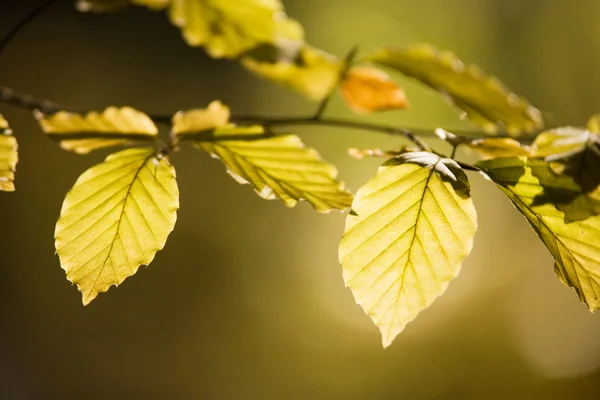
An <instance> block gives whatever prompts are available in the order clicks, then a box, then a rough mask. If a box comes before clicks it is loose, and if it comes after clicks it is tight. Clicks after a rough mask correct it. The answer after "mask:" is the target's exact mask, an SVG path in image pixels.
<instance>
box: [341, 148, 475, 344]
mask: <svg viewBox="0 0 600 400" xmlns="http://www.w3.org/2000/svg"><path fill="white" fill-rule="evenodd" d="M476 229H477V222H476V212H475V208H474V206H473V202H472V200H471V196H470V189H469V183H468V181H467V177H466V174H465V173H464V172H463V170H462V169H461V168H460V167H459V166H458V164H456V162H454V161H453V160H450V159H447V158H440V157H438V156H436V155H435V154H432V153H425V152H418V153H405V154H403V155H401V156H399V157H396V158H393V159H391V160H389V161H388V162H387V163H385V164H384V165H383V166H382V167H381V168H380V169H379V171H378V172H377V174H376V175H375V176H374V177H373V178H372V179H371V180H370V181H369V182H367V183H366V184H365V185H364V186H363V187H362V188H361V189H360V190H359V191H358V193H357V194H356V197H355V199H354V202H353V203H352V212H351V213H350V215H349V216H348V219H347V221H346V231H345V233H344V236H343V238H342V242H341V244H340V248H339V257H340V262H341V263H342V267H343V270H344V281H345V282H346V285H347V286H348V287H350V289H352V293H353V294H354V298H355V299H356V302H357V303H358V304H360V305H361V306H362V308H363V309H364V310H365V312H366V313H367V315H369V316H370V317H371V319H372V320H373V322H374V323H375V325H377V327H378V328H379V330H380V331H381V335H382V340H383V346H384V347H387V346H389V345H390V344H391V343H392V341H393V340H394V338H395V337H396V336H397V335H398V334H399V333H400V332H402V330H403V329H404V328H405V326H406V324H408V323H409V322H411V321H412V320H414V319H415V318H416V317H417V315H418V314H419V313H420V312H421V311H422V310H424V309H425V308H427V307H429V306H430V305H431V303H432V302H433V301H434V300H435V299H436V298H437V297H438V296H440V295H441V294H443V293H444V292H445V291H446V288H447V287H448V284H449V283H450V281H451V280H452V279H453V278H454V277H456V275H457V274H458V273H459V271H460V266H461V263H462V261H463V259H464V258H465V257H466V256H467V255H468V254H469V253H470V251H471V248H472V245H473V237H474V235H475V231H476Z"/></svg>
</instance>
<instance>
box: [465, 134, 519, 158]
mask: <svg viewBox="0 0 600 400" xmlns="http://www.w3.org/2000/svg"><path fill="white" fill-rule="evenodd" d="M467 146H468V147H469V148H471V149H473V150H475V151H476V152H477V153H479V154H480V155H481V157H482V158H483V159H484V160H487V159H490V158H503V157H518V156H527V155H529V147H527V146H523V145H521V143H519V142H517V141H516V140H514V139H511V138H489V139H475V140H473V141H471V142H469V143H467Z"/></svg>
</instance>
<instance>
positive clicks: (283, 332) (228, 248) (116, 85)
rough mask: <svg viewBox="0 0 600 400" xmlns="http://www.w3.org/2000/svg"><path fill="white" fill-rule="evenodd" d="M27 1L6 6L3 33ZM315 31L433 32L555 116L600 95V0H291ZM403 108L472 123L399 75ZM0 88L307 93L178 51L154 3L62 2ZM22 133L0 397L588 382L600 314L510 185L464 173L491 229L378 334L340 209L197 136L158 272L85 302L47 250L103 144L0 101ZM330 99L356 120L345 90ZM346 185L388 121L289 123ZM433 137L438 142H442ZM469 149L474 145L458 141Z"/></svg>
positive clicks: (176, 102)
mask: <svg viewBox="0 0 600 400" xmlns="http://www.w3.org/2000/svg"><path fill="white" fill-rule="evenodd" d="M35 4H37V2H36V1H32V0H2V1H0V36H1V35H4V34H6V33H7V32H8V31H9V30H10V29H11V27H12V26H13V25H14V24H15V23H16V22H17V21H19V20H20V18H22V17H23V16H24V15H25V14H26V13H27V12H28V11H29V10H31V9H32V8H33V7H34V6H35ZM286 6H287V9H288V12H289V14H290V15H291V16H293V17H295V18H297V19H298V20H300V22H302V23H303V24H304V26H305V28H306V31H307V36H308V40H309V41H310V42H312V43H313V44H315V45H316V46H318V47H321V48H324V49H326V50H328V51H330V52H333V53H335V54H339V55H343V54H345V53H346V52H347V51H348V49H349V48H351V47H352V46H353V45H354V44H357V43H358V44H360V46H361V49H363V50H367V49H369V48H370V47H372V46H375V45H379V44H408V43H412V42H429V43H431V44H434V45H436V46H437V47H440V48H443V49H452V50H454V51H455V52H456V53H457V54H459V55H460V56H461V57H462V58H463V59H464V60H465V61H469V62H476V63H477V64H478V65H480V66H481V67H482V68H483V69H484V70H486V71H489V72H490V73H494V74H496V75H498V76H500V77H501V78H502V79H503V81H505V82H506V83H507V84H508V86H509V87H511V88H512V89H513V90H515V91H516V92H517V93H519V94H522V95H524V96H526V97H527V98H528V99H529V100H530V101H531V102H532V103H533V104H535V105H536V106H537V107H539V108H540V109H542V110H543V111H544V112H545V113H546V115H547V116H548V119H549V121H550V123H551V125H560V124H571V125H583V124H585V122H586V120H587V118H588V116H590V115H591V114H594V113H597V112H600V90H599V88H600V28H599V27H598V24H597V21H598V20H599V19H600V3H599V2H598V1H597V0H577V1H570V2H568V1H565V0H545V1H536V0H420V1H409V0H369V1H366V0H301V1H300V0H288V1H287V2H286ZM402 82H403V84H404V85H405V88H406V90H407V93H408V96H409V99H410V101H411V103H412V109H410V110H409V111H406V112H402V113H390V114H384V115H382V116H376V117H370V119H371V120H373V121H379V122H386V123H390V124H391V123H394V124H407V125H411V126H419V127H432V128H433V127H436V126H444V127H446V128H452V127H462V126H465V125H463V123H462V122H460V121H459V120H458V119H457V118H456V113H455V112H454V111H453V110H451V109H450V108H449V107H447V106H446V104H444V102H443V100H441V99H440V98H439V97H438V96H437V95H435V94H433V93H431V92H430V91H429V90H426V89H423V88H421V87H420V86H418V85H416V84H415V83H413V82H409V81H406V80H402ZM0 84H2V85H6V86H10V87H12V88H14V89H17V90H20V91H25V92H28V93H32V94H34V95H36V96H39V97H43V98H50V99H53V100H56V101H59V102H61V103H65V104H68V105H76V106H81V107H84V108H93V109H101V108H104V107H106V106H108V105H130V106H133V107H136V108H138V109H140V110H143V111H146V112H150V113H151V112H155V113H162V114H164V113H168V112H174V111H177V110H180V109H186V108H192V107H202V106H205V105H206V104H208V102H209V101H211V100H213V99H223V100H224V101H226V102H227V103H228V104H229V105H230V106H231V107H232V109H233V110H234V111H235V112H237V113H244V114H247V113H261V114H270V115H280V114H304V113H308V112H310V111H311V110H313V109H314V104H310V103H308V102H306V101H304V100H303V99H302V98H301V97H299V96H297V95H296V94H295V93H292V92H290V91H288V90H286V89H283V88H281V87H279V86H276V85H273V84H271V83H269V82H266V81H262V80H259V79H258V78H255V77H253V76H251V75H250V74H248V73H247V72H246V71H244V70H243V69H242V68H241V67H239V66H238V65H237V64H235V63H233V62H228V61H214V60H211V59H209V58H208V57H207V56H206V55H205V54H204V53H203V51H202V50H200V49H192V48H188V47H187V46H186V45H185V43H184V42H183V41H182V40H181V38H180V34H179V32H178V30H176V29H175V28H173V27H172V26H171V25H169V24H168V23H167V21H166V18H165V16H164V14H163V13H152V12H149V11H147V10H145V9H141V8H131V9H129V10H126V11H123V12H120V13H115V14H109V15H102V16H95V15H82V14H78V13H77V12H76V11H75V10H74V9H73V7H72V2H70V1H63V2H59V3H58V4H57V5H55V6H53V7H52V8H50V9H49V10H47V11H46V12H45V13H44V14H43V15H42V16H40V17H39V18H38V19H37V20H36V21H35V22H34V23H33V24H31V25H30V26H29V27H27V28H26V29H25V30H24V31H23V32H22V33H21V34H19V36H18V37H16V38H15V40H14V41H13V42H12V43H11V45H10V46H9V48H7V50H6V52H5V53H4V54H3V56H2V59H1V60H0ZM0 112H1V113H3V114H4V115H5V116H6V117H7V119H9V121H10V122H11V124H12V126H13V129H14V131H15V132H16V135H17V137H18V140H19V143H20V162H19V165H18V172H17V181H16V185H17V191H16V192H15V193H12V194H10V193H2V194H0V210H2V211H1V212H2V214H1V215H2V217H1V219H0V221H1V229H0V255H1V258H0V260H1V261H0V399H7V400H13V399H14V400H21V399H24V400H25V399H27V400H29V399H506V398H512V399H597V398H599V396H600V395H599V394H598V393H599V390H600V372H599V371H600V320H599V319H598V316H597V315H592V314H590V313H589V312H588V311H587V310H586V308H585V306H584V305H582V304H580V302H579V300H578V299H577V296H576V294H575V292H574V291H573V290H572V289H569V288H566V287H565V286H563V285H562V284H561V283H560V282H559V281H558V279H557V278H556V276H555V274H554V272H553V266H552V260H551V257H550V256H549V254H548V253H547V251H546V249H545V248H544V247H543V245H542V244H541V243H540V242H539V241H538V240H537V238H536V237H535V234H534V233H533V231H531V229H530V228H529V227H528V225H527V223H526V221H525V220H524V219H523V218H522V217H521V216H520V215H519V214H518V213H517V212H516V211H514V210H513V209H512V206H511V205H510V203H509V201H508V199H506V198H504V197H503V195H502V194H501V193H500V192H499V191H498V190H496V189H495V188H494V187H493V186H492V185H491V184H489V183H488V182H485V181H484V180H483V179H482V178H480V177H478V176H476V175H472V181H473V192H474V197H475V202H476V206H477V207H478V213H479V221H480V222H479V223H480V229H479V231H478V233H477V237H476V240H475V248H474V251H473V253H472V255H471V256H470V257H469V258H468V259H467V261H466V262H465V263H464V265H463V271H462V273H461V275H460V276H459V277H458V278H457V279H456V280H455V281H454V282H453V283H452V284H451V285H450V288H449V290H448V292H447V293H446V294H445V295H444V296H443V297H442V298H440V299H439V300H438V301H436V302H435V303H434V305H433V306H432V307H431V308H430V309H429V310H426V311H424V312H423V313H422V314H421V315H420V316H419V318H418V319H417V320H416V321H415V322H413V323H411V324H409V326H408V327H407V329H406V330H405V331H404V332H403V333H402V334H401V335H400V336H399V337H398V338H397V339H396V341H395V343H394V344H393V345H392V346H391V347H390V348H388V349H387V350H385V351H384V350H383V349H382V348H381V344H380V338H379V334H378V332H377V329H376V328H375V326H373V325H372V323H371V322H370V320H369V319H368V317H367V316H366V315H365V314H364V313H363V312H362V310H361V309H360V307H359V306H357V305H356V304H355V302H354V300H353V298H352V295H351V293H350V291H349V290H348V289H346V288H344V284H343V280H342V274H341V267H340V265H339V263H338V261H337V245H338V242H339V238H340V236H341V234H342V231H343V222H344V217H343V215H342V214H341V213H332V214H328V215H320V214H317V213H316V212H314V211H313V210H312V209H311V208H310V207H309V206H308V205H306V204H301V205H299V206H298V207H297V208H295V209H292V210H288V209H286V208H285V207H284V206H283V205H281V204H279V203H277V202H274V201H271V202H268V201H264V200H262V199H260V198H259V197H258V196H256V195H255V194H254V193H253V192H252V190H251V189H250V188H249V187H247V186H241V185H238V184H237V183H235V182H234V181H233V180H232V179H231V178H230V177H229V176H227V174H225V173H224V168H223V166H222V165H221V164H220V163H218V162H216V161H214V160H211V159H210V158H209V157H207V156H206V155H205V154H203V153H201V152H199V151H196V150H195V149H193V148H191V147H186V148H184V151H183V152H181V153H179V154H177V155H176V156H175V157H173V163H174V164H175V166H176V168H177V172H178V181H179V187H180V191H181V210H180V211H179V214H178V222H177V226H176V228H175V231H174V232H173V233H172V234H171V236H170V238H169V241H168V243H167V246H166V248H165V249H164V250H163V251H161V252H160V253H159V254H158V255H157V258H156V259H155V261H154V262H153V263H152V265H151V266H149V267H148V268H142V269H141V270H140V272H138V274H137V275H136V276H134V277H132V278H129V279H128V280H127V281H126V282H125V283H124V284H123V285H122V286H121V287H119V288H116V289H115V288H112V289H111V290H110V291H109V292H108V293H106V294H102V295H100V296H99V297H98V298H97V299H96V300H95V301H94V302H93V303H92V304H91V305H90V306H88V307H85V308H84V307H83V306H82V305H81V300H80V296H79V293H78V292H77V290H76V288H75V287H74V286H71V284H70V283H69V282H68V281H67V280H66V279H65V276H64V272H63V271H62V269H61V268H60V265H59V262H58V257H56V256H55V255H54V243H53V231H54V224H55V221H56V219H57V217H58V215H59V211H60V207H61V204H62V200H63V198H64V195H65V193H66V192H67V191H68V190H69V188H70V187H71V186H72V185H73V183H74V182H75V180H76V178H77V176H78V175H79V174H80V173H81V172H83V171H84V170H85V169H86V168H88V167H89V166H91V165H93V164H94V163H97V162H99V161H101V160H102V159H103V158H104V157H105V156H106V154H107V153H106V152H98V153H94V154H92V155H90V156H77V155H74V154H71V153H67V152H65V151H63V150H61V149H60V148H59V147H58V146H57V145H56V144H55V143H53V142H52V141H50V140H48V139H46V138H44V137H43V135H42V133H41V131H40V129H39V128H38V127H37V126H36V123H35V121H34V119H33V118H32V117H31V114H30V113H29V112H27V111H23V110H20V109H15V108H12V107H10V106H7V105H4V104H0ZM328 113H330V115H337V116H349V112H348V111H346V110H345V108H344V106H343V104H342V103H341V101H340V100H339V97H336V98H335V99H334V102H333V104H332V107H331V109H330V110H329V111H328ZM295 132H297V133H298V134H300V135H301V136H302V137H303V138H304V139H305V141H306V142H307V143H308V144H310V145H312V146H315V147H316V148H318V149H319V151H320V152H321V153H322V154H323V155H324V156H325V157H326V158H327V159H329V160H330V161H332V162H334V163H335V164H336V165H338V166H339V169H340V173H341V177H342V178H343V179H344V180H345V181H346V182H347V183H348V184H349V186H350V187H351V188H352V189H353V190H356V189H357V188H358V187H360V185H362V184H363V183H364V182H365V181H366V180H367V179H368V177H370V176H371V175H372V174H373V173H374V172H375V169H376V167H377V165H378V163H380V162H381V160H366V161H355V160H352V159H351V158H349V157H348V156H347V155H346V149H347V148H348V147H375V146H382V147H384V148H385V147H388V148H391V147H397V146H398V145H399V144H401V142H399V141H398V139H392V138H388V137H384V136H380V135H378V134H376V133H369V132H356V131H345V130H340V129H332V128H307V127H302V128H297V130H295ZM437 145H439V144H437ZM463 156H465V157H468V155H464V154H463Z"/></svg>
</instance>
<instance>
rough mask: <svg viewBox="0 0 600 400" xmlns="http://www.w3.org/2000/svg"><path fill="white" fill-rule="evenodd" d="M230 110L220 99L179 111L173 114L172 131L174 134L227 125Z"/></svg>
mask: <svg viewBox="0 0 600 400" xmlns="http://www.w3.org/2000/svg"><path fill="white" fill-rule="evenodd" d="M230 115H231V112H230V111H229V107H227V106H225V105H223V103H221V102H220V101H213V102H211V103H210V104H209V105H208V107H207V108H198V109H194V110H189V111H180V112H178V113H177V114H175V116H173V129H172V132H173V134H174V135H175V136H177V137H178V136H185V135H195V134H198V133H202V132H210V131H213V130H214V129H215V128H222V127H225V126H227V125H229V117H230Z"/></svg>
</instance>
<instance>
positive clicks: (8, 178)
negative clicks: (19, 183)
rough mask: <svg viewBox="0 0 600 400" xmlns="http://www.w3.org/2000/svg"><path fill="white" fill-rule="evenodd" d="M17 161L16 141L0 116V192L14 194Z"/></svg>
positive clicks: (6, 123)
mask: <svg viewBox="0 0 600 400" xmlns="http://www.w3.org/2000/svg"><path fill="white" fill-rule="evenodd" d="M18 161H19V155H18V145H17V139H15V137H14V136H13V132H12V130H11V129H10V127H9V126H8V121H7V120H6V119H4V117H3V116H2V114H0V191H3V192H14V190H15V169H16V168H17V162H18Z"/></svg>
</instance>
